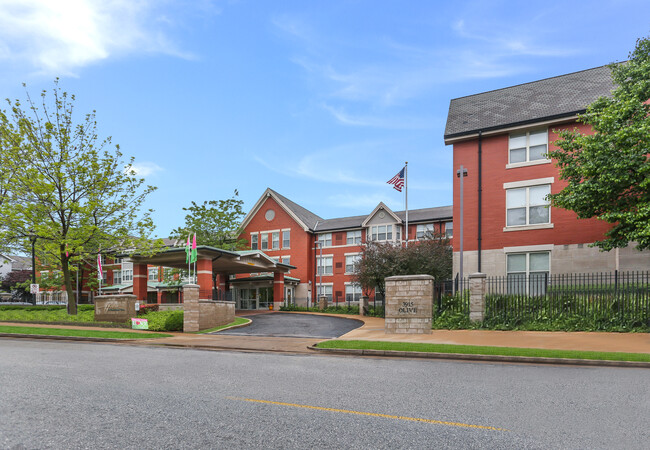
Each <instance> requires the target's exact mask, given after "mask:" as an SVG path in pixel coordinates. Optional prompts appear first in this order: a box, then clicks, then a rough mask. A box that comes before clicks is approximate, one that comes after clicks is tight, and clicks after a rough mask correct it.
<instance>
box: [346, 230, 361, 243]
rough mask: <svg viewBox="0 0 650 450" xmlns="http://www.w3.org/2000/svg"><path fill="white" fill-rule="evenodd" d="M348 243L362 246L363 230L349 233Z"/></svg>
mask: <svg viewBox="0 0 650 450" xmlns="http://www.w3.org/2000/svg"><path fill="white" fill-rule="evenodd" d="M347 243H348V245H349V244H361V230H354V231H348V233H347Z"/></svg>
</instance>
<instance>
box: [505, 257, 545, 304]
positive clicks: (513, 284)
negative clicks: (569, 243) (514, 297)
mask: <svg viewBox="0 0 650 450" xmlns="http://www.w3.org/2000/svg"><path fill="white" fill-rule="evenodd" d="M550 259H551V258H550V252H530V253H510V254H508V255H506V273H507V278H508V293H509V294H528V295H544V294H545V293H546V284H547V280H548V275H549V272H550Z"/></svg>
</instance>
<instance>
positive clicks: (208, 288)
mask: <svg viewBox="0 0 650 450" xmlns="http://www.w3.org/2000/svg"><path fill="white" fill-rule="evenodd" d="M196 281H197V283H198V285H199V289H200V291H201V292H200V294H201V296H202V297H203V298H205V299H206V300H212V287H213V286H212V260H211V259H199V260H197V261H196Z"/></svg>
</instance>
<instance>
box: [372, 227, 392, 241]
mask: <svg viewBox="0 0 650 450" xmlns="http://www.w3.org/2000/svg"><path fill="white" fill-rule="evenodd" d="M370 239H372V240H373V241H392V240H393V226H392V225H373V226H371V227H370Z"/></svg>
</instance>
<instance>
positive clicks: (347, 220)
mask: <svg viewBox="0 0 650 450" xmlns="http://www.w3.org/2000/svg"><path fill="white" fill-rule="evenodd" d="M395 214H396V215H397V217H399V218H400V219H402V220H406V212H405V211H395ZM367 217H368V215H367V214H366V215H364V216H351V217H340V218H337V219H327V220H323V221H321V222H319V223H318V228H316V230H314V231H316V232H324V231H334V230H342V229H348V228H361V224H362V223H363V221H364V220H366V218H367ZM451 217H452V207H451V206H438V207H436V208H422V209H409V223H418V222H430V221H437V220H444V219H451Z"/></svg>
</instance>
